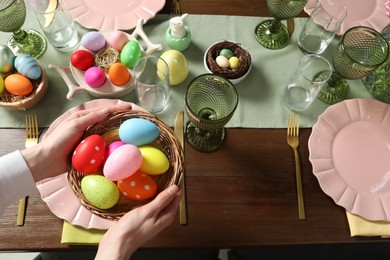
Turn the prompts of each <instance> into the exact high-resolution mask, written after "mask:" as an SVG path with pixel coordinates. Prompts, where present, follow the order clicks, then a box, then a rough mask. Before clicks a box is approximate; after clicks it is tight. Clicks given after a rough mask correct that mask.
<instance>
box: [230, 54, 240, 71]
mask: <svg viewBox="0 0 390 260" xmlns="http://www.w3.org/2000/svg"><path fill="white" fill-rule="evenodd" d="M239 64H240V60H239V59H238V58H237V57H236V56H233V57H231V58H230V59H229V68H231V69H237V68H238V65H239Z"/></svg>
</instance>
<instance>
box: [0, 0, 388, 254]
mask: <svg viewBox="0 0 390 260" xmlns="http://www.w3.org/2000/svg"><path fill="white" fill-rule="evenodd" d="M180 2H181V4H182V11H183V12H188V13H197V14H201V13H207V14H229V15H253V16H268V15H269V14H268V11H267V8H266V4H265V0H192V1H190V0H182V1H180ZM168 10H169V9H168V4H167V6H166V7H165V8H164V10H163V11H162V12H168ZM302 15H304V14H302ZM310 133H311V129H302V130H301V136H300V141H301V146H300V147H299V152H300V155H301V168H302V178H303V191H304V198H305V206H306V217H307V219H306V220H304V221H302V220H299V219H298V210H297V199H296V186H295V185H296V184H295V172H294V170H295V167H294V158H293V153H292V149H291V148H290V147H289V146H288V145H287V143H286V129H232V128H230V129H227V136H226V140H225V142H224V143H223V145H222V147H221V148H220V149H218V150H217V151H215V152H212V153H201V152H198V151H195V150H193V149H192V148H191V147H190V146H189V145H188V144H187V145H186V149H185V157H186V174H187V195H188V221H189V224H188V225H187V226H182V225H180V224H179V221H178V217H177V220H175V222H174V223H173V224H172V225H171V226H170V227H169V228H167V229H166V230H164V231H163V232H162V233H161V234H159V235H158V236H157V237H155V238H154V239H153V240H151V241H150V242H149V243H147V244H145V246H144V247H145V248H235V247H262V246H286V245H297V246H300V245H305V246H307V245H333V244H338V245H340V244H341V245H342V244H351V245H356V246H359V247H361V246H363V245H368V244H371V243H386V244H389V246H390V241H389V240H385V239H380V238H368V237H350V234H349V228H348V223H347V219H346V216H345V211H344V209H343V208H341V207H339V206H337V205H336V204H335V203H334V202H333V201H332V199H331V198H330V197H328V196H327V195H325V194H324V193H323V192H322V190H321V189H320V187H319V184H318V181H317V179H316V178H315V177H314V175H313V174H312V167H311V164H310V162H309V159H308V157H309V151H308V146H307V141H308V138H309V136H310ZM24 137H25V132H24V130H23V129H0V143H1V146H0V154H1V155H3V154H6V153H8V152H11V151H13V150H15V149H22V148H23V146H24ZM15 185H17V184H15ZM17 207H18V204H17V203H15V204H12V205H10V206H9V208H8V209H7V210H6V212H5V214H4V215H3V216H2V217H0V250H2V251H4V250H30V251H46V250H59V249H65V250H74V249H76V250H78V249H81V248H84V247H81V246H68V245H63V244H60V238H61V231H62V223H63V220H61V219H58V218H57V217H55V216H54V215H53V214H52V213H51V211H50V210H49V208H48V207H47V206H46V204H45V203H44V202H43V201H42V200H41V199H40V195H39V193H38V191H37V192H36V193H35V194H32V195H31V196H30V199H29V201H28V210H27V218H26V223H25V226H23V227H17V226H16V216H17Z"/></svg>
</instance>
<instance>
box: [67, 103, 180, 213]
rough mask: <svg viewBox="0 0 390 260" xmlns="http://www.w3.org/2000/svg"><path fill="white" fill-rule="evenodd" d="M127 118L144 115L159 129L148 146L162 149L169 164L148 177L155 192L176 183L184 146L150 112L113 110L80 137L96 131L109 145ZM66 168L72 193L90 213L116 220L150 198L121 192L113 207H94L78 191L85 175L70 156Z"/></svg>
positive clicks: (178, 177) (117, 137)
mask: <svg viewBox="0 0 390 260" xmlns="http://www.w3.org/2000/svg"><path fill="white" fill-rule="evenodd" d="M130 118H143V119H146V120H149V121H151V122H153V123H154V124H156V125H157V126H158V128H159V129H160V135H159V136H158V138H157V139H156V140H155V141H154V142H153V143H151V144H150V145H152V146H154V147H157V148H159V149H160V150H161V151H162V152H164V154H165V155H166V156H167V158H168V160H169V163H170V167H169V169H168V171H167V172H165V173H163V174H161V175H155V176H152V175H151V177H152V178H153V179H154V180H155V182H156V184H157V193H159V192H161V191H162V190H164V189H165V188H167V187H169V186H171V185H174V184H179V183H180V181H181V176H182V173H183V168H184V153H183V149H182V147H181V145H180V143H179V141H178V140H177V138H176V136H175V134H174V133H173V131H172V129H171V128H170V127H169V126H168V125H166V124H165V123H164V122H163V121H162V120H161V119H159V118H158V117H156V116H155V115H153V114H150V113H147V112H141V111H137V110H133V111H131V110H129V111H123V112H117V113H113V114H111V115H110V116H109V117H108V118H107V119H105V120H104V121H102V122H100V123H97V124H94V125H92V126H90V127H88V128H87V129H86V131H85V133H84V136H83V139H84V138H86V137H87V136H89V135H92V134H98V135H101V136H102V137H103V138H104V139H105V140H106V145H109V144H110V143H112V142H114V141H118V140H119V135H118V128H119V126H120V124H121V123H122V122H123V121H125V120H127V119H130ZM69 167H70V170H69V174H68V181H69V184H70V186H71V187H72V189H73V191H74V193H75V194H76V196H77V197H78V198H79V199H80V202H81V204H82V205H84V206H85V207H86V208H87V209H88V210H89V211H91V212H92V213H93V214H96V215H98V216H100V217H103V218H106V219H113V220H115V219H119V218H120V217H121V216H123V215H124V214H126V213H127V212H129V211H130V210H132V209H134V208H136V207H139V206H142V205H144V204H147V203H148V202H149V201H151V200H152V199H153V198H151V199H149V200H144V201H134V200H130V199H129V198H127V197H125V196H124V195H122V194H121V195H120V199H119V202H118V203H117V204H116V205H115V206H114V207H112V208H110V209H106V210H103V209H99V208H96V207H95V206H93V205H91V204H90V203H89V201H88V200H87V199H86V198H85V197H84V195H83V193H82V191H81V180H82V178H83V177H84V176H85V175H84V174H82V173H80V172H77V171H76V170H75V169H74V168H73V166H72V163H71V158H70V159H69Z"/></svg>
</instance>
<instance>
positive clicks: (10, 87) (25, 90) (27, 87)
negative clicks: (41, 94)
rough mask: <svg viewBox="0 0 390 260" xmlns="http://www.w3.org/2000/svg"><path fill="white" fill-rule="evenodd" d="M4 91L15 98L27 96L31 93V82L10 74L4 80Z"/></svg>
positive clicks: (20, 76) (18, 75)
mask: <svg viewBox="0 0 390 260" xmlns="http://www.w3.org/2000/svg"><path fill="white" fill-rule="evenodd" d="M4 87H5V89H6V90H7V91H8V92H9V93H11V94H13V95H16V96H27V95H28V94H30V93H31V92H32V91H33V85H32V83H31V81H30V80H29V79H28V78H26V77H25V76H22V75H20V74H11V75H9V76H8V77H6V78H5V81H4Z"/></svg>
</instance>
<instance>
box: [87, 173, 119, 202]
mask: <svg viewBox="0 0 390 260" xmlns="http://www.w3.org/2000/svg"><path fill="white" fill-rule="evenodd" d="M81 190H82V192H83V194H84V196H85V198H86V199H87V200H88V201H89V202H90V203H91V204H92V205H94V206H95V207H97V208H99V209H109V208H112V207H113V206H115V204H116V203H118V200H119V189H118V187H117V186H116V185H115V183H114V182H112V181H110V180H109V179H107V178H106V177H104V176H102V175H86V176H85V177H84V178H83V179H82V180H81Z"/></svg>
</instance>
